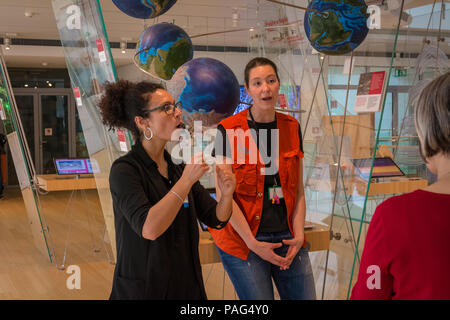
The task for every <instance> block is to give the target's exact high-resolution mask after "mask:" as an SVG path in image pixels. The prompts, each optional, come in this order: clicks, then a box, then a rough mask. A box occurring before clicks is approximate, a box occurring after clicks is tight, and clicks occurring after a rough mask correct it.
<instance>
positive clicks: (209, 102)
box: [167, 58, 240, 129]
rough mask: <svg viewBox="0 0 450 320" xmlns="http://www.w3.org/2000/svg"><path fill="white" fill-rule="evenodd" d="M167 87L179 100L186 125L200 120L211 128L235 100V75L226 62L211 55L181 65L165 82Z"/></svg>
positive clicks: (236, 97)
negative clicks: (170, 78)
mask: <svg viewBox="0 0 450 320" xmlns="http://www.w3.org/2000/svg"><path fill="white" fill-rule="evenodd" d="M167 89H168V91H169V92H170V93H171V94H172V96H173V98H174V99H175V101H181V103H182V104H183V115H184V123H185V124H186V126H187V127H188V129H189V128H192V127H193V125H194V121H201V122H202V123H201V124H202V127H203V128H204V129H205V128H214V127H216V126H217V124H218V123H219V122H220V121H221V120H222V119H224V118H226V117H229V116H230V115H232V114H233V112H234V110H235V109H236V106H237V105H238V104H239V96H240V91H239V82H238V80H237V79H236V76H235V75H234V73H233V71H231V69H230V68H229V67H228V66H227V65H225V64H224V63H222V62H220V61H218V60H216V59H212V58H197V59H193V60H191V61H189V62H187V63H185V64H184V65H182V66H181V67H180V68H179V69H178V70H177V72H176V73H175V74H174V76H173V78H172V80H170V81H168V82H167Z"/></svg>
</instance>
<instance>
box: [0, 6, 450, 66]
mask: <svg viewBox="0 0 450 320" xmlns="http://www.w3.org/2000/svg"><path fill="white" fill-rule="evenodd" d="M284 1H285V2H290V3H295V4H296V5H302V4H303V5H304V4H305V3H306V1H305V0H298V1H293V0H284ZM381 1H382V0H368V1H367V2H368V3H369V4H370V3H377V4H378V3H381ZM390 1H395V0H390ZM433 1H434V0H405V7H404V8H405V9H410V8H417V7H420V6H423V5H425V4H430V3H433ZM438 2H440V1H438ZM51 3H52V1H51V0H0V37H1V38H4V37H6V36H9V37H10V38H13V39H45V40H58V39H59V33H58V30H57V28H56V21H55V17H54V14H53V9H52V4H51ZM100 4H101V7H102V12H103V16H104V20H105V26H106V30H107V33H108V38H109V40H110V42H121V41H124V40H125V41H128V42H136V41H137V40H138V38H139V35H140V34H141V32H142V31H143V30H144V29H145V28H146V27H147V26H150V25H152V24H154V23H158V22H174V23H175V24H177V25H178V26H180V27H182V28H183V29H185V31H186V32H187V33H188V34H189V35H191V36H195V35H199V34H204V33H213V32H219V31H223V30H232V29H240V28H248V29H249V28H251V27H256V26H257V25H258V21H260V20H261V17H263V16H264V15H266V16H270V14H272V15H273V14H277V13H278V12H280V8H281V6H280V5H277V4H273V3H269V2H267V1H264V0H227V1H223V0H178V1H177V3H176V4H175V5H174V6H173V7H172V8H171V9H170V10H169V11H168V12H167V13H166V14H164V15H162V16H160V17H159V18H156V19H151V20H139V19H135V18H132V17H129V16H127V15H126V14H124V13H122V12H121V11H120V10H119V9H117V8H116V6H115V5H114V4H113V3H112V1H111V0H100ZM293 10H294V9H293ZM447 11H448V10H447ZM233 13H234V14H235V17H236V14H237V15H238V16H239V18H238V19H237V21H236V22H235V23H234V24H233V18H232V17H233ZM301 17H303V14H301ZM382 17H383V19H382V22H383V24H382V30H376V32H372V33H369V38H373V39H370V40H368V39H366V40H365V42H364V43H363V46H362V49H361V50H372V51H373V50H375V51H377V50H387V51H389V50H392V42H393V40H392V39H393V37H392V31H391V30H390V29H393V28H394V26H395V24H396V23H397V19H398V18H397V16H395V15H393V14H391V13H390V12H389V11H386V10H384V11H382ZM447 19H448V20H450V18H448V17H447ZM403 24H405V23H403ZM448 33H449V30H446V32H445V33H443V34H444V36H448ZM413 35H414V33H413V32H412V31H410V32H409V36H410V38H409V41H417V46H420V44H421V43H422V40H423V36H420V37H418V38H417V39H414V38H413ZM249 36H250V33H249V32H248V31H240V32H230V33H223V34H218V35H211V36H204V37H194V38H193V39H192V41H193V43H194V45H208V46H240V47H246V46H247V45H248V41H249ZM446 40H447V42H448V38H447V39H446ZM400 41H402V40H400ZM399 44H401V43H399ZM447 47H448V45H447ZM3 52H4V54H5V57H6V62H7V64H8V65H9V66H22V67H32V66H39V67H42V63H47V66H46V67H49V68H52V67H53V68H55V67H64V66H65V61H64V57H63V54H62V49H61V47H58V46H50V47H49V46H39V45H36V46H33V47H30V46H25V45H22V46H21V45H16V46H14V47H13V48H12V50H8V51H7V52H5V50H4V51H3ZM112 52H113V56H114V59H115V62H116V64H117V65H122V64H128V63H130V62H131V59H132V57H133V55H134V52H133V50H127V52H126V54H121V53H120V50H119V49H113V50H112Z"/></svg>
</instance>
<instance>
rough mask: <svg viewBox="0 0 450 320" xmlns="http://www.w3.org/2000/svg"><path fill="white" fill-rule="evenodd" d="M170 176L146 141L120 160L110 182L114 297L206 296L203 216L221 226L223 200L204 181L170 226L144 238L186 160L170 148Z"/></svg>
mask: <svg viewBox="0 0 450 320" xmlns="http://www.w3.org/2000/svg"><path fill="white" fill-rule="evenodd" d="M164 157H165V159H166V161H167V163H168V172H169V176H168V178H169V179H166V178H164V177H163V176H162V175H161V174H160V173H159V171H158V167H157V165H156V163H155V162H154V161H153V160H152V159H151V158H150V157H149V156H148V154H147V153H146V152H145V150H144V148H143V147H142V145H141V143H137V144H135V145H134V146H133V147H132V149H131V151H130V152H129V153H128V154H126V155H125V156H123V157H121V158H119V159H117V160H116V161H114V163H113V165H112V167H111V172H110V177H109V182H110V188H111V195H112V199H113V208H114V219H115V230H116V245H117V264H116V268H115V270H114V280H113V286H112V292H111V296H110V299H206V292H205V289H204V286H203V278H202V273H201V266H200V259H199V253H198V243H199V234H198V224H197V218H198V219H199V220H200V221H202V222H203V223H205V224H206V225H208V226H211V227H214V228H217V229H220V228H222V227H223V226H225V224H226V222H224V223H221V222H220V221H219V220H218V219H217V217H216V206H217V202H216V201H215V200H214V199H213V198H212V197H211V196H210V194H209V192H208V191H206V190H205V189H204V188H203V187H202V186H201V184H200V183H199V182H197V183H195V184H194V185H193V187H192V189H191V191H190V192H189V195H188V199H189V206H188V207H184V206H182V207H181V209H180V211H179V212H178V214H177V216H176V218H175V219H174V221H173V222H172V224H171V225H170V227H169V228H168V229H167V230H166V231H165V232H164V233H163V234H162V235H161V236H159V237H158V238H157V239H156V240H154V241H151V240H147V239H145V238H143V237H142V227H143V225H144V222H145V220H146V218H147V213H148V211H149V209H150V208H151V207H152V206H153V205H154V204H156V203H157V202H158V201H159V200H161V199H162V198H163V197H164V196H165V195H166V194H167V193H168V191H169V190H170V188H172V186H173V185H174V184H175V183H176V182H177V181H178V179H179V178H180V177H181V174H182V172H183V165H175V164H174V163H173V162H172V161H171V157H170V155H169V154H168V153H167V152H166V151H165V152H164Z"/></svg>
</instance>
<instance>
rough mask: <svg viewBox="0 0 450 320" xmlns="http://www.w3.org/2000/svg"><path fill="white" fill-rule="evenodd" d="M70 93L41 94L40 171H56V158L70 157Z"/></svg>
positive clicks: (44, 172) (45, 172) (71, 117)
mask: <svg viewBox="0 0 450 320" xmlns="http://www.w3.org/2000/svg"><path fill="white" fill-rule="evenodd" d="M69 98H70V97H69V95H68V94H58V95H55V94H51V95H50V94H39V113H40V114H39V116H40V119H39V120H40V121H39V122H40V132H39V137H40V143H39V147H40V150H39V153H40V163H39V166H37V167H38V168H39V169H40V170H39V172H40V173H43V174H50V173H56V169H55V164H54V159H57V158H69V157H71V156H73V152H71V151H72V150H71V148H70V141H71V138H72V137H71V131H72V130H71V129H72V128H71V125H70V123H71V122H72V121H70V120H73V119H74V115H73V114H71V112H70V111H74V110H71V108H70V106H69Z"/></svg>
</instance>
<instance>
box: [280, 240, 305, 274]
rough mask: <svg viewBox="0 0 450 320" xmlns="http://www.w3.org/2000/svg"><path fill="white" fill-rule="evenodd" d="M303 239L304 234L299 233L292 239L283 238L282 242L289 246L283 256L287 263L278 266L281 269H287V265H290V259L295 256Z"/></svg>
mask: <svg viewBox="0 0 450 320" xmlns="http://www.w3.org/2000/svg"><path fill="white" fill-rule="evenodd" d="M304 239H305V236H304V234H301V235H299V236H297V237H295V238H293V239H289V240H283V244H285V245H287V246H289V249H288V252H287V254H286V257H285V258H286V260H287V264H286V265H284V266H283V267H281V268H280V269H281V270H287V269H289V266H290V265H291V263H292V261H294V258H295V257H296V256H297V253H298V252H299V251H300V249H301V248H302V245H303V241H304Z"/></svg>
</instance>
